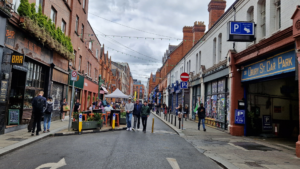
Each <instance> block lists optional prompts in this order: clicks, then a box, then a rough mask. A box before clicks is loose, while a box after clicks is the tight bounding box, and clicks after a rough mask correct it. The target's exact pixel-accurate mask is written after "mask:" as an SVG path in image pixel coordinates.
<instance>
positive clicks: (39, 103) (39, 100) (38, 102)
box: [31, 91, 47, 136]
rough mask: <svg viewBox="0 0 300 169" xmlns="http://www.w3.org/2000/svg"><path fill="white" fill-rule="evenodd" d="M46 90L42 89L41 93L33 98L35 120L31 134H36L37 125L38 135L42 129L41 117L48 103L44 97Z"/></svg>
mask: <svg viewBox="0 0 300 169" xmlns="http://www.w3.org/2000/svg"><path fill="white" fill-rule="evenodd" d="M43 95H44V92H43V91H40V92H39V95H38V96H36V97H35V98H33V100H32V108H33V113H34V122H33V127H32V133H31V135H32V136H34V131H35V126H36V135H37V136H38V135H39V131H41V118H42V116H43V113H44V110H45V108H46V105H47V101H46V98H45V97H43Z"/></svg>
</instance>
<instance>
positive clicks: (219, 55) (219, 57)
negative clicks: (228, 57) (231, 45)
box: [217, 33, 222, 63]
mask: <svg viewBox="0 0 300 169" xmlns="http://www.w3.org/2000/svg"><path fill="white" fill-rule="evenodd" d="M221 58H222V33H220V34H219V36H218V60H217V63H218V62H220V61H221Z"/></svg>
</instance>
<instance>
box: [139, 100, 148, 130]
mask: <svg viewBox="0 0 300 169" xmlns="http://www.w3.org/2000/svg"><path fill="white" fill-rule="evenodd" d="M149 115H150V108H149V107H148V105H147V101H145V102H144V105H143V107H142V111H141V116H142V124H143V132H144V133H146V130H147V119H148V117H149Z"/></svg>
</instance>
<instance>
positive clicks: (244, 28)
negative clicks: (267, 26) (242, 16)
mask: <svg viewBox="0 0 300 169" xmlns="http://www.w3.org/2000/svg"><path fill="white" fill-rule="evenodd" d="M230 34H231V35H254V23H253V22H230Z"/></svg>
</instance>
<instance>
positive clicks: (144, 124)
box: [142, 116, 148, 131]
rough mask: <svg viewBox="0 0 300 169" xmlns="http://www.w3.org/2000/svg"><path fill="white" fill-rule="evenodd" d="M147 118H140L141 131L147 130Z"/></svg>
mask: <svg viewBox="0 0 300 169" xmlns="http://www.w3.org/2000/svg"><path fill="white" fill-rule="evenodd" d="M147 118H148V117H147V116H146V117H142V124H143V131H146V129H147Z"/></svg>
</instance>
